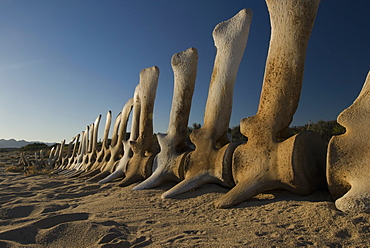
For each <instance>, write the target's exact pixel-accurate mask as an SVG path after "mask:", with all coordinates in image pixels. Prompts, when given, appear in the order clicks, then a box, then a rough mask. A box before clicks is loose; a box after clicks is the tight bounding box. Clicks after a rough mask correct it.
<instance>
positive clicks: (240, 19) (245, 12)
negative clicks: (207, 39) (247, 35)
mask: <svg viewBox="0 0 370 248" xmlns="http://www.w3.org/2000/svg"><path fill="white" fill-rule="evenodd" d="M252 15H253V12H252V10H251V9H242V10H240V11H239V12H238V13H237V14H236V15H235V16H233V17H232V18H230V19H229V20H226V21H223V22H221V23H219V24H217V25H216V27H215V29H214V30H213V37H215V35H217V34H218V33H228V32H230V31H228V30H229V29H230V28H228V27H229V26H231V30H233V33H234V32H239V31H240V30H244V29H246V28H247V29H248V28H249V26H250V23H251V21H252Z"/></svg>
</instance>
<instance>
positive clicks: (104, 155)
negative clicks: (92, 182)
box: [79, 110, 112, 178]
mask: <svg viewBox="0 0 370 248" xmlns="http://www.w3.org/2000/svg"><path fill="white" fill-rule="evenodd" d="M111 122H112V111H110V110H109V111H108V112H107V117H106V120H105V127H104V134H103V140H102V147H101V149H100V151H99V152H97V155H96V160H95V162H94V163H93V164H92V165H90V166H88V167H87V168H85V171H84V172H83V173H82V174H80V175H79V177H80V178H85V177H92V176H95V175H96V174H98V173H99V172H100V168H101V167H102V166H104V165H105V164H106V163H107V162H108V160H109V157H110V150H109V143H108V142H109V130H110V125H111Z"/></svg>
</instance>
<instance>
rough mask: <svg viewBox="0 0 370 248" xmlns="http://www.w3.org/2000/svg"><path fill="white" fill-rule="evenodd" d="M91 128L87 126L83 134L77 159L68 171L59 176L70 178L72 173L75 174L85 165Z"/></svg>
mask: <svg viewBox="0 0 370 248" xmlns="http://www.w3.org/2000/svg"><path fill="white" fill-rule="evenodd" d="M89 129H90V127H89V126H87V127H86V129H85V131H82V132H81V142H80V145H79V147H78V152H77V154H76V157H75V159H74V160H73V163H72V164H70V165H69V166H68V167H67V168H66V170H64V171H62V172H60V173H59V175H64V176H70V175H71V174H72V173H74V172H75V171H76V170H77V169H78V168H79V167H80V166H81V164H82V163H83V157H84V155H85V154H86V152H87V142H88V141H87V134H88V132H89Z"/></svg>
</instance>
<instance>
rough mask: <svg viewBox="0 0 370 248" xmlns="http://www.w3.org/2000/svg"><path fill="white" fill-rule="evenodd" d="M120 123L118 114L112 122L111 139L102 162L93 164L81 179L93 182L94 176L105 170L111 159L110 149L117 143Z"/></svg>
mask: <svg viewBox="0 0 370 248" xmlns="http://www.w3.org/2000/svg"><path fill="white" fill-rule="evenodd" d="M120 122H121V113H119V114H118V115H117V117H116V119H115V122H114V125H113V133H112V137H111V142H110V144H109V145H108V149H107V150H106V151H105V153H104V157H103V159H102V161H101V162H100V163H95V164H94V166H93V167H94V168H92V169H91V170H90V171H88V172H87V173H85V174H83V176H82V177H90V179H91V177H92V178H93V180H94V177H95V176H97V175H98V174H99V173H101V171H104V170H105V167H106V166H107V165H108V163H109V160H110V159H111V157H112V153H111V151H112V149H111V148H112V146H114V145H115V144H116V142H117V136H118V128H119V126H120ZM90 179H87V181H89V180H90Z"/></svg>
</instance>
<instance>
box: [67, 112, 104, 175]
mask: <svg viewBox="0 0 370 248" xmlns="http://www.w3.org/2000/svg"><path fill="white" fill-rule="evenodd" d="M100 119H101V115H98V117H96V119H95V122H94V123H93V124H90V126H89V133H88V134H86V136H83V137H82V138H85V139H86V142H85V143H84V145H85V146H86V147H87V152H86V153H85V154H84V155H83V158H82V162H81V163H80V164H79V165H76V166H75V167H74V168H73V170H72V171H71V172H70V173H69V174H68V177H70V178H71V177H76V176H79V175H81V174H82V173H83V172H85V171H87V170H88V168H89V167H91V166H92V164H94V163H95V161H96V158H97V148H96V147H97V142H98V129H99V123H100ZM77 142H78V141H77Z"/></svg>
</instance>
